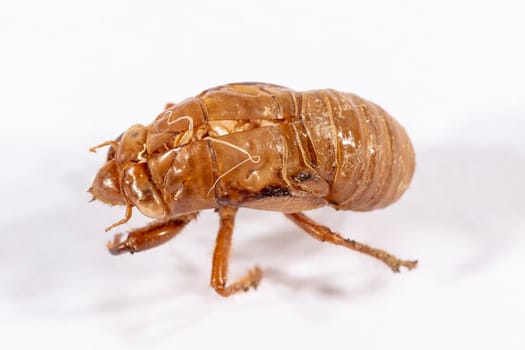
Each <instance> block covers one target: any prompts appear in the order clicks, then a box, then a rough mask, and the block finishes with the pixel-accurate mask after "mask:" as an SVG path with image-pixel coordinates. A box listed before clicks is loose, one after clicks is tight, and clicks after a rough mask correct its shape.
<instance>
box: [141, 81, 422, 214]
mask: <svg viewBox="0 0 525 350" xmlns="http://www.w3.org/2000/svg"><path fill="white" fill-rule="evenodd" d="M148 129H149V132H148V136H147V142H146V149H147V153H148V157H149V158H148V165H149V168H150V171H151V174H152V176H153V179H154V181H155V182H156V184H157V186H158V187H159V189H160V192H161V193H163V195H164V200H165V201H166V202H167V203H169V205H170V206H171V211H172V213H178V214H183V213H188V212H192V211H197V210H202V209H206V208H214V207H218V206H221V205H233V206H243V207H251V208H256V209H264V210H274V211H282V212H286V213H291V212H299V211H303V210H308V209H313V208H317V207H320V206H323V205H327V204H328V205H331V206H333V207H335V208H337V209H343V210H371V209H375V208H381V207H384V206H387V205H389V204H390V203H392V202H394V201H396V200H397V199H398V198H399V197H400V196H401V194H402V193H403V192H404V191H405V190H406V188H407V187H408V185H409V183H410V180H411V178H412V175H413V172H414V167H415V161H414V152H413V148H412V145H411V143H410V140H409V138H408V136H407V134H406V132H405V130H404V128H403V127H402V126H401V125H399V124H398V123H397V122H396V121H395V120H394V119H393V118H392V117H391V116H390V115H388V113H386V112H385V111H384V110H383V109H381V107H379V106H377V105H375V104H374V103H372V102H369V101H366V100H364V99H362V98H360V97H358V96H356V95H353V94H350V93H342V92H338V91H335V90H314V91H306V92H295V91H293V90H290V89H288V88H285V87H281V86H276V85H270V84H263V83H242V84H230V85H225V86H220V87H217V88H213V89H209V90H206V91H204V92H202V93H201V94H199V95H198V96H197V97H194V98H189V99H186V100H184V101H182V102H181V103H179V104H178V105H174V106H171V107H170V108H168V109H166V110H165V111H164V112H163V113H162V114H160V115H159V116H158V117H157V119H155V121H154V122H153V123H152V124H151V125H150V126H149V128H148ZM174 198H176V199H175V200H174Z"/></svg>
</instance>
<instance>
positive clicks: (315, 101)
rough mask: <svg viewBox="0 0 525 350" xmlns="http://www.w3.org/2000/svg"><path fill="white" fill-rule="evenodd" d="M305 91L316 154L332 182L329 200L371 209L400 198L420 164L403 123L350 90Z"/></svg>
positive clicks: (304, 102) (338, 204)
mask: <svg viewBox="0 0 525 350" xmlns="http://www.w3.org/2000/svg"><path fill="white" fill-rule="evenodd" d="M300 94H301V95H302V98H301V100H302V102H301V110H300V115H301V118H302V119H303V122H304V125H305V128H306V130H307V131H308V137H309V142H310V144H311V145H312V147H311V150H312V151H313V153H314V155H313V156H312V159H315V160H316V162H317V164H316V168H317V170H318V171H319V173H320V175H321V176H322V177H323V178H324V179H325V180H326V181H327V182H328V183H329V184H330V194H329V195H328V196H327V197H325V199H326V200H327V201H328V202H330V203H331V204H332V205H333V206H334V207H336V208H338V209H349V210H371V209H375V208H381V207H384V206H387V205H388V204H390V203H392V202H394V201H396V200H397V199H398V198H399V197H400V196H401V194H402V193H403V192H404V191H405V190H406V188H407V187H408V184H409V183H410V180H411V178H412V175H413V173H414V167H415V160H414V151H413V148H412V145H411V143H410V140H409V138H408V136H407V134H406V132H405V130H404V128H403V127H402V126H401V125H399V123H397V121H395V120H394V119H393V118H392V117H391V116H390V115H389V114H388V113H386V112H385V111H384V110H383V109H382V108H381V107H379V106H377V105H376V104H374V103H372V102H369V101H366V100H364V99H362V98H360V97H358V96H356V95H353V94H350V93H341V92H338V91H334V90H317V91H307V92H304V93H300Z"/></svg>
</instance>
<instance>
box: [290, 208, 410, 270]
mask: <svg viewBox="0 0 525 350" xmlns="http://www.w3.org/2000/svg"><path fill="white" fill-rule="evenodd" d="M285 215H286V217H287V218H289V219H290V220H292V221H293V222H294V223H295V224H297V225H298V226H299V227H300V228H302V229H303V230H304V231H305V232H306V233H308V234H309V235H310V236H312V237H314V238H315V239H318V240H320V241H322V242H330V243H333V244H337V245H340V246H343V247H346V248H350V249H352V250H355V251H358V252H360V253H363V254H366V255H369V256H371V257H374V258H376V259H378V260H380V261H382V262H383V263H385V264H386V265H388V266H389V267H390V268H391V269H392V271H394V272H399V268H400V267H401V266H404V267H406V268H407V269H409V270H411V269H413V268H415V267H416V266H417V260H401V259H398V258H397V257H395V256H394V255H392V254H389V253H387V252H385V251H384V250H381V249H377V248H373V247H370V246H368V245H366V244H363V243H359V242H356V241H354V240H352V239H348V238H344V237H343V236H341V235H340V234H338V233H336V232H332V231H331V230H330V229H329V228H328V227H326V226H322V225H320V224H318V223H317V222H315V221H314V220H312V219H310V218H309V217H307V216H306V215H304V214H303V213H293V214H285Z"/></svg>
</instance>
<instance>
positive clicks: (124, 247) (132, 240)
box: [107, 213, 197, 255]
mask: <svg viewBox="0 0 525 350" xmlns="http://www.w3.org/2000/svg"><path fill="white" fill-rule="evenodd" d="M196 217H197V214H195V213H194V214H188V215H182V216H179V217H177V218H174V219H170V220H167V221H157V222H154V223H152V224H149V225H147V226H145V227H142V228H139V229H136V230H133V231H131V232H130V233H129V234H128V236H127V238H126V239H125V240H122V234H121V233H119V234H116V235H115V237H114V238H113V240H112V241H110V242H108V243H107V247H108V250H109V252H110V253H111V254H113V255H119V254H123V253H136V252H140V251H143V250H146V249H151V248H154V247H156V246H159V245H161V244H163V243H165V242H167V241H168V240H170V239H172V238H173V237H175V236H176V235H177V234H178V233H179V232H180V231H181V230H182V229H183V228H184V227H185V226H186V225H187V224H188V223H189V222H190V221H191V220H193V219H195V218H196Z"/></svg>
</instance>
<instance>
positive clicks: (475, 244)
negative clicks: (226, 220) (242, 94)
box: [0, 0, 525, 349]
mask: <svg viewBox="0 0 525 350" xmlns="http://www.w3.org/2000/svg"><path fill="white" fill-rule="evenodd" d="M423 3H424V2H421V1H401V2H393V1H385V2H380V1H340V2H335V1H328V0H323V1H319V0H317V1H301V2H297V3H296V2H286V1H284V0H281V1H270V0H266V1H238V2H235V1H228V0H221V1H191V2H190V1H187V2H175V1H165V2H155V1H150V2H147V4H146V2H139V1H90V2H85V3H81V2H73V1H53V0H49V1H17V2H14V1H3V2H2V3H1V4H0V47H1V52H0V96H1V97H0V101H1V102H0V118H1V121H2V123H1V130H2V132H1V138H0V147H1V150H2V153H1V154H2V158H1V159H2V163H1V164H2V168H1V172H0V174H1V175H0V176H1V178H0V179H1V184H2V186H1V187H0V205H1V211H0V212H1V214H0V215H1V217H0V230H1V241H0V310H1V311H0V347H1V348H4V349H13V348H27V349H29V348H31V349H33V348H43V349H45V348H51V347H52V346H53V347H54V348H57V349H61V348H64V349H65V348H68V349H70V348H90V349H92V348H93V347H95V346H96V347H97V348H100V349H106V348H112V349H117V348H126V349H130V348H148V349H153V348H168V347H169V348H171V349H174V348H177V349H191V348H201V349H202V348H204V347H207V348H212V347H215V346H218V347H219V348H225V347H226V346H228V347H230V348H232V349H241V348H242V349H271V348H285V347H287V348H294V349H295V348H302V349H310V348H312V349H318V348H327V349H349V348H352V349H385V348H391V349H401V348H402V349H458V348H478V349H483V348H487V349H494V348H499V349H523V348H525V332H524V329H525V327H524V324H523V322H524V321H523V320H524V316H525V299H524V295H525V282H524V276H525V274H524V268H525V254H524V251H525V250H524V249H525V239H524V237H523V236H524V231H525V190H524V189H525V186H524V179H525V141H524V140H523V133H524V132H525V84H524V82H525V68H524V64H525V49H524V47H525V40H524V39H525V38H524V36H525V21H524V20H523V13H524V9H523V8H521V6H520V3H521V2H519V1H514V2H511V1H501V0H500V1H494V2H482V1H473V2H468V1H463V2H459V1H448V2H447V1H440V2H434V5H428V4H427V5H424V4H423ZM236 81H265V82H272V83H276V84H281V85H285V86H289V87H291V88H294V89H296V90H305V89H313V88H326V87H331V88H335V89H339V90H343V91H352V92H355V93H357V94H360V95H361V96H363V97H365V98H368V99H370V100H372V101H375V102H377V103H379V104H380V105H382V106H383V107H384V108H385V109H386V110H388V111H389V112H390V113H391V114H392V115H394V116H395V117H396V118H397V119H398V120H399V121H400V122H401V123H402V124H403V125H404V126H405V127H406V128H407V130H408V132H409V134H410V135H411V137H412V139H413V141H414V145H415V149H416V152H417V161H418V166H417V170H416V175H415V178H414V181H413V183H412V185H411V188H410V189H409V191H408V192H407V193H406V195H405V196H403V198H402V199H401V200H400V201H399V202H398V203H396V204H395V205H393V206H392V207H389V208H388V209H386V210H380V211H375V212H371V213H351V212H348V213H346V212H338V213H336V212H334V211H332V210H329V209H326V210H324V209H323V210H317V211H314V212H313V213H311V215H312V216H313V217H315V218H316V219H317V220H319V221H321V222H322V223H325V224H327V225H330V226H331V227H332V228H333V229H335V230H338V231H339V232H342V233H343V234H344V235H346V236H349V237H352V238H354V239H357V240H361V241H364V242H367V243H370V244H372V245H374V246H377V247H381V248H384V249H386V250H388V251H391V252H393V253H395V254H397V255H399V256H401V257H404V258H418V259H419V260H420V266H419V268H418V269H417V270H415V271H413V272H406V271H404V272H403V273H401V274H395V275H394V274H392V273H391V272H390V271H389V270H388V269H387V268H385V267H384V266H383V265H381V264H380V263H378V262H376V261H374V260H373V259H370V258H368V257H366V256H362V255H359V254H356V253H353V252H350V251H347V250H345V249H343V248H339V247H334V246H330V245H326V244H321V243H318V242H316V241H314V240H313V239H311V238H310V237H307V236H306V235H305V234H302V233H301V232H299V231H298V229H296V228H295V227H294V226H293V225H292V224H291V223H290V222H288V221H286V219H285V218H284V217H283V216H282V215H280V214H278V213H262V212H257V211H249V210H241V211H240V213H239V216H238V225H237V227H236V231H235V232H236V234H235V236H234V238H235V240H234V254H233V257H232V271H231V272H232V278H235V277H237V276H240V275H241V274H242V273H243V272H244V271H245V270H246V269H248V268H249V267H251V266H252V265H253V264H255V263H257V264H259V265H260V266H261V267H263V269H264V270H265V274H266V275H265V278H264V280H263V282H262V284H261V286H260V288H259V290H257V291H256V292H250V293H247V294H241V295H238V296H235V297H232V298H229V299H223V298H221V297H218V296H217V295H216V294H215V293H214V292H213V290H212V289H211V288H209V287H208V278H209V272H210V257H211V252H212V249H213V242H214V239H215V233H216V230H217V227H218V222H217V217H216V215H215V214H214V213H213V212H206V213H202V215H201V216H200V218H199V220H198V221H197V222H196V223H194V224H192V225H190V226H188V228H187V229H186V230H185V231H184V232H183V234H181V235H180V236H178V237H177V238H176V239H174V240H173V241H172V242H170V243H169V244H166V245H165V246H162V247H159V248H157V249H155V250H151V251H148V252H144V253H141V254H136V255H134V256H131V255H126V256H119V257H113V256H110V255H109V254H108V253H107V252H106V249H105V246H104V244H105V242H106V241H107V240H108V239H109V238H110V237H111V236H110V235H108V234H105V233H104V232H103V229H104V227H106V226H107V225H109V224H110V223H112V222H114V221H115V220H117V219H119V218H120V217H121V216H122V215H123V209H120V208H109V207H106V206H104V205H102V204H100V203H88V200H89V198H90V197H89V196H88V194H87V193H86V192H85V191H86V189H87V188H88V187H89V185H90V182H91V180H92V178H93V176H94V174H95V173H96V171H97V169H98V167H100V165H101V164H102V163H103V161H104V157H105V156H104V154H103V153H105V152H99V153H97V154H95V155H93V154H90V153H88V152H87V149H88V148H89V147H91V146H93V145H95V144H98V143H100V142H102V141H105V140H108V139H112V138H114V137H116V136H117V135H118V134H120V133H121V132H122V131H123V130H124V129H126V128H127V127H128V126H130V125H131V124H133V123H137V122H140V123H146V124H147V123H149V122H150V121H151V120H152V119H153V118H154V117H155V116H156V115H157V114H158V113H159V112H160V111H161V109H162V108H163V105H164V103H165V102H168V101H173V102H177V101H180V100H182V99H183V98H186V97H189V96H193V95H195V94H197V93H198V92H200V91H201V90H203V89H205V88H208V87H212V86H215V85H219V84H223V83H228V82H236ZM145 222H146V219H144V218H141V217H140V215H135V217H134V219H133V220H132V222H131V223H130V225H129V227H138V226H140V225H142V224H143V223H145ZM129 227H128V228H129ZM123 228H124V229H127V228H126V227H123ZM121 229H122V228H121ZM117 231H118V230H117Z"/></svg>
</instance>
